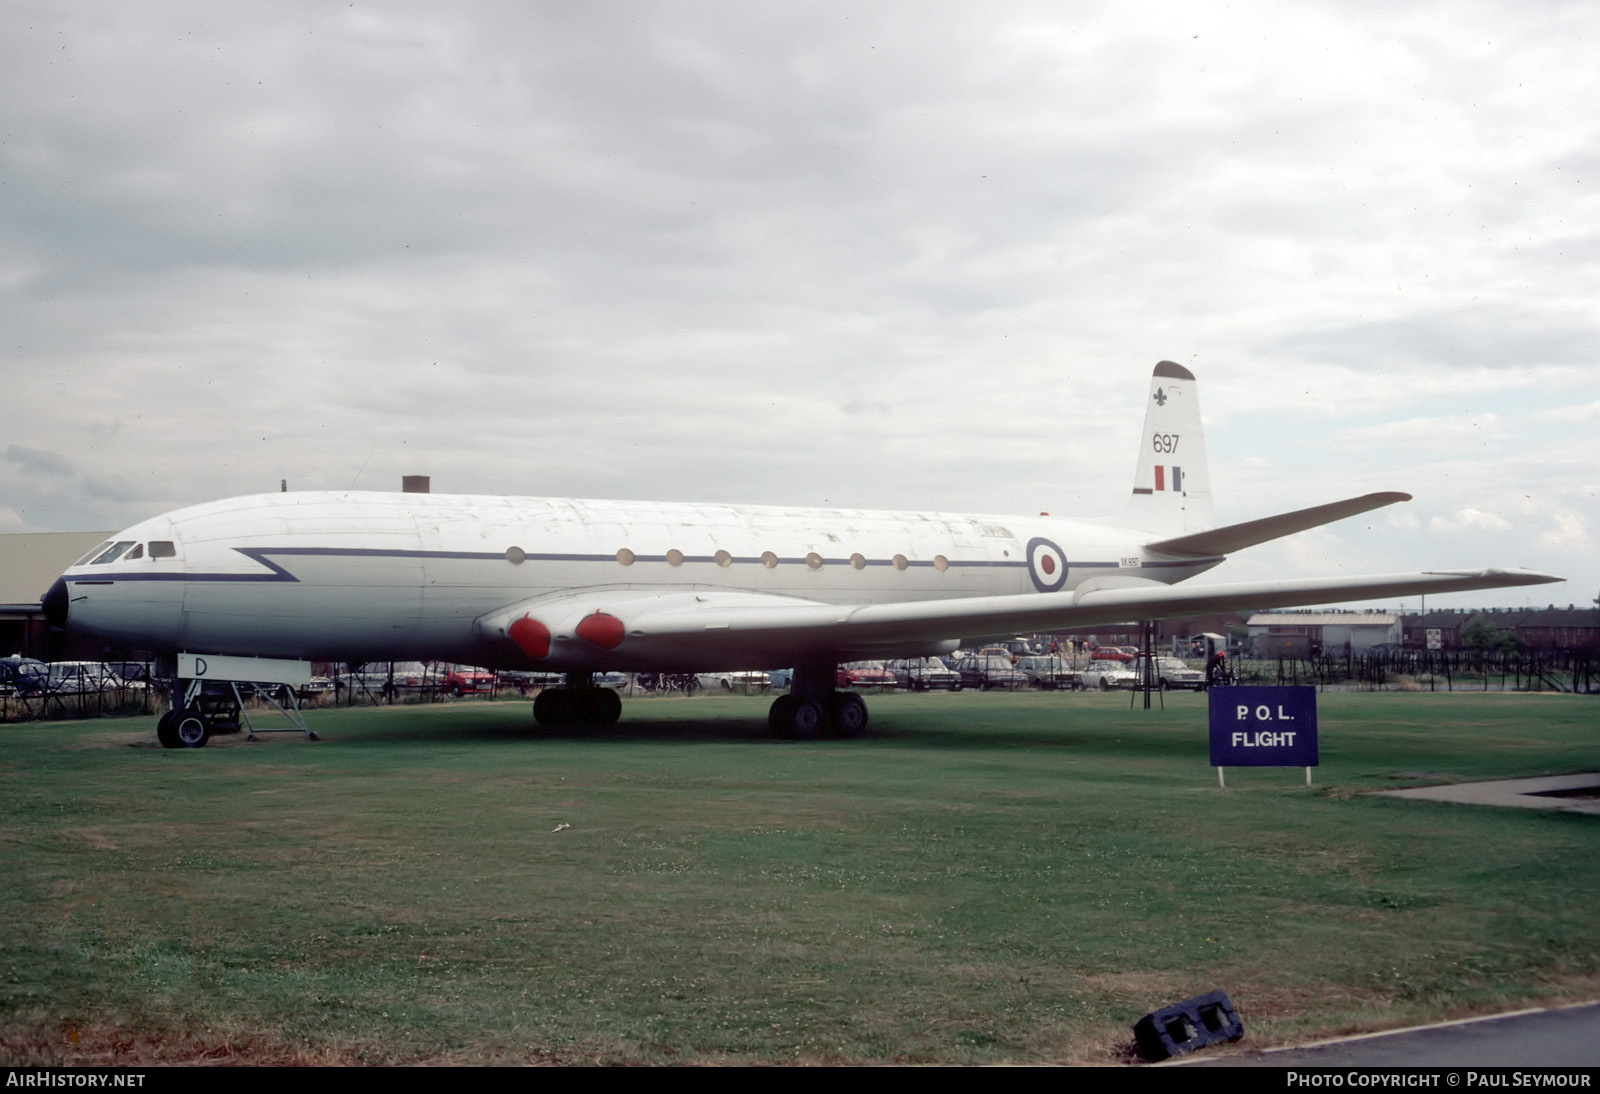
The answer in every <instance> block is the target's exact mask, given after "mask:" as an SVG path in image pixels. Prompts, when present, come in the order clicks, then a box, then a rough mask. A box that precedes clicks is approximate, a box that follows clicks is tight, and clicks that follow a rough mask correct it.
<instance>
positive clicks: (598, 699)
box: [583, 688, 622, 726]
mask: <svg viewBox="0 0 1600 1094" xmlns="http://www.w3.org/2000/svg"><path fill="white" fill-rule="evenodd" d="M583 706H584V707H585V713H586V714H587V715H588V720H589V721H591V722H593V723H594V724H595V725H597V726H614V725H616V724H617V720H618V719H620V718H621V717H622V696H620V695H618V694H617V693H616V692H615V691H613V690H612V689H610V688H596V689H595V690H594V691H591V692H590V693H589V694H588V696H586V701H585V702H584V703H583Z"/></svg>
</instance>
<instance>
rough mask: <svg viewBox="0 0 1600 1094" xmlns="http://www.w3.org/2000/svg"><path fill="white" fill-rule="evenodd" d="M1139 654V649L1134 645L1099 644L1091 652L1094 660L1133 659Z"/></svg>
mask: <svg viewBox="0 0 1600 1094" xmlns="http://www.w3.org/2000/svg"><path fill="white" fill-rule="evenodd" d="M1138 656H1139V651H1138V649H1137V648H1135V647H1133V646H1097V647H1095V649H1094V651H1093V652H1092V653H1090V654H1089V659H1090V660H1092V661H1133V660H1136V659H1137V658H1138Z"/></svg>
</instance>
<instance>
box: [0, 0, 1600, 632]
mask: <svg viewBox="0 0 1600 1094" xmlns="http://www.w3.org/2000/svg"><path fill="white" fill-rule="evenodd" d="M444 8H445V6H444V5H436V4H421V3H418V4H405V3H398V4H397V3H383V4H374V3H368V2H364V0H358V2H356V3H353V4H338V5H334V4H326V3H291V2H274V3H271V4H260V5H248V4H229V5H216V4H202V3H189V4H177V3H162V2H159V0H153V2H147V3H140V4H136V5H135V4H108V3H100V4H71V3H57V2H50V3H26V2H15V3H8V4H6V5H4V6H3V7H0V320H3V322H0V344H3V346H4V349H3V352H0V381H3V383H0V392H3V396H0V531H32V530H41V531H42V530H80V529H83V530H87V529H109V528H114V527H118V526H121V525H124V524H128V523H131V522H133V521H135V520H137V519H140V518H143V517H146V516H150V515H153V514H155V513H158V512H161V511H163V510H165V509H169V508H174V507H176V506H179V505H184V504H189V503H192V502H197V501H203V500H208V499H211V498H215V497H222V496H227V495H231V494H241V493H252V492H257V491H263V490H276V489H278V486H279V482H280V480H285V479H286V480H287V481H288V484H289V486H290V488H291V489H300V490H310V489H343V488H349V487H352V486H354V487H360V488H368V489H393V488H397V487H398V485H399V480H400V476H401V475H403V474H407V473H421V474H429V475H431V476H432V477H433V486H434V489H435V490H436V491H449V492H462V493H504V494H553V495H575V496H582V497H642V498H660V499H697V500H716V501H731V502H762V503H780V502H781V503H793V504H815V505H825V504H837V505H848V506H868V507H883V508H939V509H953V510H974V511H980V512H991V513H1014V512H1021V513H1032V512H1037V511H1040V510H1049V511H1051V512H1052V513H1055V514H1056V515H1058V516H1059V515H1063V514H1071V513H1078V514H1084V515H1093V514H1103V513H1108V512H1111V511H1114V510H1116V509H1118V508H1119V507H1120V506H1121V504H1122V502H1123V500H1124V499H1125V497H1126V496H1127V492H1128V489H1129V487H1130V486H1131V484H1132V477H1133V468H1134V458H1135V444H1136V441H1137V433H1138V430H1139V424H1140V420H1141V416H1142V413H1143V401H1144V398H1145V392H1146V387H1147V383H1148V377H1149V373H1150V369H1151V367H1152V366H1153V365H1154V364H1155V362H1156V361H1158V360H1160V359H1162V358H1169V359H1172V360H1175V361H1178V362H1180V363H1182V364H1184V365H1186V366H1188V367H1189V368H1191V369H1192V370H1193V371H1194V372H1195V373H1196V375H1197V376H1198V377H1199V379H1200V382H1201V401H1202V406H1203V408H1204V411H1205V422H1206V431H1207V441H1208V447H1209V452H1210V460H1211V469H1212V478H1213V486H1214V490H1215V493H1216V498H1217V508H1218V516H1219V519H1221V520H1222V521H1225V522H1232V521H1237V520H1247V519H1252V518H1255V517H1259V516H1264V515H1266V514H1269V513H1273V512H1277V511H1279V510H1283V509H1291V508H1298V507H1301V506H1304V505H1308V504H1314V503H1317V502H1321V501H1329V500H1333V499H1336V498H1341V497H1345V496H1348V495H1352V494H1360V493H1366V492H1368V491H1371V490H1384V489H1398V490H1405V491H1408V492H1411V493H1413V494H1415V495H1416V500H1415V501H1413V502H1411V503H1410V504H1408V505H1403V506H1399V507H1396V508H1395V509H1393V510H1388V511H1383V512H1380V513H1377V514H1372V515H1370V516H1368V517H1366V518H1358V519H1355V520H1351V521H1347V522H1344V523H1342V524H1339V525H1335V526H1332V527H1330V528H1327V529H1324V530H1320V531H1316V532H1311V533H1305V534H1302V535H1300V536H1298V537H1295V538H1293V539H1290V540H1286V541H1283V542H1281V543H1279V544H1274V545H1267V546H1264V547H1260V548H1256V549H1254V550H1252V551H1250V552H1249V553H1247V554H1245V555H1241V556H1239V557H1238V558H1235V559H1233V560H1231V561H1230V562H1228V563H1227V564H1226V565H1225V566H1224V567H1222V568H1220V569H1219V570H1218V571H1215V574H1214V576H1215V577H1216V578H1217V579H1223V580H1226V579H1239V580H1244V579H1249V578H1255V577H1264V576H1271V575H1274V574H1284V575H1289V576H1294V575H1314V574H1341V573H1359V572H1382V571H1391V570H1408V569H1416V568H1420V567H1432V566H1452V565H1477V564H1494V565H1521V566H1528V567H1533V568H1537V569H1542V570H1548V571H1552V572H1556V573H1561V574H1564V575H1567V576H1568V577H1570V578H1572V580H1571V581H1570V582H1569V583H1568V584H1566V585H1561V586H1546V587H1540V588H1535V589H1531V590H1527V591H1517V590H1513V591H1508V592H1507V593H1504V594H1493V593H1487V594H1470V595H1466V596H1463V597H1459V598H1449V599H1448V600H1445V601H1444V602H1445V603H1462V604H1467V603H1471V604H1477V603H1486V604H1505V605H1522V604H1528V603H1537V604H1541V605H1542V604H1543V603H1546V602H1548V601H1551V600H1554V601H1556V602H1558V603H1560V604H1566V603H1568V602H1577V603H1579V604H1580V605H1583V604H1587V603H1588V602H1589V601H1591V600H1593V598H1594V597H1595V596H1596V594H1597V593H1600V557H1597V556H1600V552H1597V550H1596V539H1597V538H1600V501H1597V490H1600V439H1597V438H1600V368H1597V367H1596V363H1597V362H1600V338H1597V333H1600V142H1597V136H1600V110H1597V109H1596V108H1595V105H1594V104H1595V103H1597V102H1600V8H1597V7H1596V6H1595V5H1594V4H1592V3H1580V2H1574V3H1547V4H1540V3H1529V2H1526V0H1523V2H1518V3H1509V2H1508V3H1476V4H1474V3H1470V2H1459V0H1456V2H1451V3H1437V4H1433V3H1424V2H1419V3H1401V4H1398V5H1390V6H1388V7H1387V8H1385V9H1384V10H1381V11H1380V10H1375V9H1374V8H1373V6H1372V5H1366V4H1359V3H1324V4H1316V3H1309V4H1282V3H1249V2H1245V3H1238V2H1235V3H1230V4H1226V5H1223V4H1196V3H1173V4H1158V3H1151V4H1141V5H1128V4H1121V3H1104V4H1101V3H1060V2H1053V3H1042V4H1026V3H1012V4H999V5H993V6H980V5H976V4H972V3H968V2H961V3H950V4H936V3H926V2H918V3H909V2H907V3H892V4H881V3H869V2H858V3H827V2H810V0H808V2H806V3H804V4H801V3H793V4H750V3H742V2H733V0H729V2H726V3H694V2H678V3H661V4H645V3H631V2H630V3H603V2H602V3H584V4H568V3H549V4H528V3H503V4H496V3H458V4H453V5H450V6H449V10H448V11H447V10H444ZM1441 599H1443V598H1441Z"/></svg>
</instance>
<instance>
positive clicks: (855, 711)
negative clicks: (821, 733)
mask: <svg viewBox="0 0 1600 1094" xmlns="http://www.w3.org/2000/svg"><path fill="white" fill-rule="evenodd" d="M828 706H829V710H828V727H829V729H831V730H832V731H833V735H834V736H835V737H859V736H861V734H862V732H863V731H864V730H865V729H866V728H867V704H866V701H865V700H864V699H862V698H861V696H859V695H857V694H856V693H855V692H853V691H841V692H838V693H836V694H835V695H834V697H833V701H832V702H831V703H830V704H828Z"/></svg>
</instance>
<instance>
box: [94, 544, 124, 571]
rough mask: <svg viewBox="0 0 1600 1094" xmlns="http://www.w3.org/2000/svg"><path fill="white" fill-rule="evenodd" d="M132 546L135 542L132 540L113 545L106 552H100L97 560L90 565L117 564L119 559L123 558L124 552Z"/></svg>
mask: <svg viewBox="0 0 1600 1094" xmlns="http://www.w3.org/2000/svg"><path fill="white" fill-rule="evenodd" d="M132 546H133V540H131V539H124V540H119V541H118V542H116V543H113V544H112V545H111V546H110V547H107V548H106V549H105V550H104V551H102V552H100V554H99V555H97V556H96V557H95V560H94V561H93V562H91V563H90V565H91V566H104V565H105V564H106V563H108V562H115V561H116V560H117V559H118V557H120V556H121V554H122V552H124V551H126V550H127V549H128V548H129V547H132Z"/></svg>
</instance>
